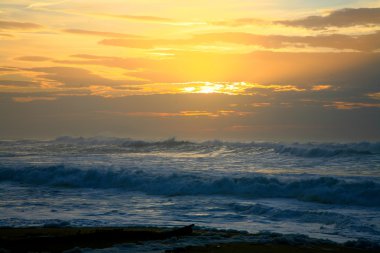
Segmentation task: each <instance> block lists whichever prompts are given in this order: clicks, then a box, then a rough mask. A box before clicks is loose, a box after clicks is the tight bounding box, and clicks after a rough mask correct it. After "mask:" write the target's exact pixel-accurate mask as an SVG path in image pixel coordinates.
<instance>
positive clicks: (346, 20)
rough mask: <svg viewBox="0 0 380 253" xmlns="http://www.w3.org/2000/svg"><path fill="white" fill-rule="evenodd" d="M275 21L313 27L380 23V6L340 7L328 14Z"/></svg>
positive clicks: (323, 27)
mask: <svg viewBox="0 0 380 253" xmlns="http://www.w3.org/2000/svg"><path fill="white" fill-rule="evenodd" d="M275 23H277V24H282V25H287V26H300V27H305V28H311V29H325V28H327V27H349V26H357V25H365V26H367V25H379V24H380V8H359V9H352V8H349V9H340V10H335V11H332V12H331V13H329V14H328V15H326V16H308V17H305V18H302V19H296V20H282V21H276V22H275Z"/></svg>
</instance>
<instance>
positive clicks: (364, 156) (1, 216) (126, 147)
mask: <svg viewBox="0 0 380 253" xmlns="http://www.w3.org/2000/svg"><path fill="white" fill-rule="evenodd" d="M188 224H196V226H198V227H204V228H211V229H213V228H216V229H234V230H241V231H248V232H252V233H256V232H260V231H261V232H262V231H267V232H275V233H282V234H302V235H307V236H310V237H313V238H321V239H330V240H334V241H337V242H344V241H348V240H352V239H366V240H370V241H373V242H377V243H379V242H380V143H368V142H362V143H273V142H249V143H239V142H223V141H206V142H189V141H177V140H175V139H168V140H165V141H136V140H132V139H120V138H104V137H103V138H73V137H60V138H57V139H55V140H50V141H37V140H17V141H1V142H0V226H2V227H4V226H8V227H9V226H10V227H22V226H160V227H161V226H164V227H171V226H182V225H188Z"/></svg>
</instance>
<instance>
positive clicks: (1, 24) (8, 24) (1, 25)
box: [0, 20, 42, 30]
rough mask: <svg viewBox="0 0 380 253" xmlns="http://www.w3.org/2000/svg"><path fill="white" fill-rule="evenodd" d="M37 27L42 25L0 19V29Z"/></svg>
mask: <svg viewBox="0 0 380 253" xmlns="http://www.w3.org/2000/svg"><path fill="white" fill-rule="evenodd" d="M39 28H42V26H41V25H38V24H34V23H27V22H16V21H5V20H0V30H13V29H17V30H29V29H39Z"/></svg>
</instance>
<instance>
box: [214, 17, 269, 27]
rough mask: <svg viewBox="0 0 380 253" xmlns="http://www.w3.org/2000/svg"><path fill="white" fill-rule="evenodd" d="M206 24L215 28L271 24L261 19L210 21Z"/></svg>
mask: <svg viewBox="0 0 380 253" xmlns="http://www.w3.org/2000/svg"><path fill="white" fill-rule="evenodd" d="M208 23H209V24H211V25H215V26H230V27H239V26H249V25H266V24H271V23H272V22H271V21H267V20H263V19H258V18H238V19H232V20H221V21H212V22H208Z"/></svg>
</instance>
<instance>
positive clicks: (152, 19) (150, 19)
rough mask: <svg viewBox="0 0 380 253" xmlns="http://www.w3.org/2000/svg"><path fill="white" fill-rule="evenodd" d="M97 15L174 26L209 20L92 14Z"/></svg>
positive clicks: (202, 23) (201, 23) (190, 24)
mask: <svg viewBox="0 0 380 253" xmlns="http://www.w3.org/2000/svg"><path fill="white" fill-rule="evenodd" d="M90 15H93V16H97V17H103V18H117V19H124V20H128V21H132V22H140V23H156V24H164V25H174V26H192V25H205V24H207V22H197V21H180V20H176V19H172V18H165V17H157V16H145V15H129V14H125V15H117V14H107V13H93V14H90Z"/></svg>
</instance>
